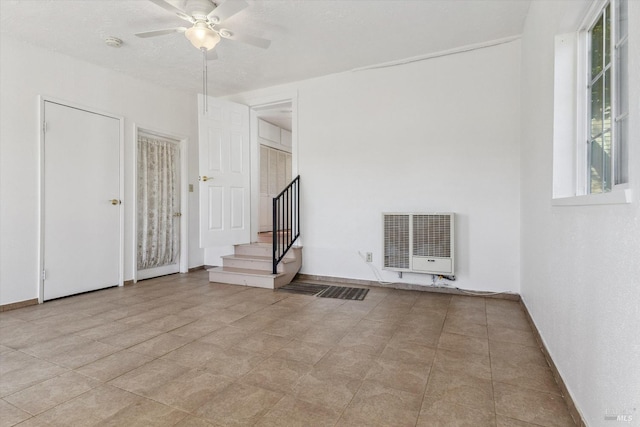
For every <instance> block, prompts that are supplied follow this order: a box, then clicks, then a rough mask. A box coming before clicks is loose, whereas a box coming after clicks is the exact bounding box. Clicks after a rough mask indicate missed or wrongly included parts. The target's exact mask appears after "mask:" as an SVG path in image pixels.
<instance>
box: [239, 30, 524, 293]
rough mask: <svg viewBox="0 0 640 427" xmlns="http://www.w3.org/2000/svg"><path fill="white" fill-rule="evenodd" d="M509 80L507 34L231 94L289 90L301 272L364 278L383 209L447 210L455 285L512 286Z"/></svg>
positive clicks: (515, 216)
mask: <svg viewBox="0 0 640 427" xmlns="http://www.w3.org/2000/svg"><path fill="white" fill-rule="evenodd" d="M519 81H520V42H519V41H515V42H511V43H508V44H503V45H499V46H494V47H490V48H485V49H481V50H477V51H473V52H468V53H463V54H457V55H452V56H447V57H441V58H437V59H431V60H426V61H421V62H416V63H413V64H409V65H404V66H398V67H390V68H383V69H378V70H370V71H360V72H347V73H341V74H336V75H330V76H326V77H322V78H318V79H313V80H308V81H303V82H298V83H293V84H290V85H285V86H280V87H275V88H269V89H265V90H260V91H255V92H251V93H245V94H241V95H238V96H234V97H231V99H232V100H236V101H238V102H243V103H247V104H249V103H250V102H251V99H258V98H261V97H266V96H269V95H275V94H278V93H292V92H293V93H295V92H296V91H297V93H298V122H297V125H298V148H299V149H298V152H297V153H294V156H297V164H298V166H299V173H300V175H301V188H302V235H303V236H302V237H303V239H302V243H303V245H304V255H303V258H304V261H303V267H302V272H303V273H306V274H314V275H322V276H335V277H344V278H354V279H365V280H374V279H375V277H374V275H373V273H372V272H371V270H370V269H369V268H368V266H367V265H366V264H364V263H363V261H362V260H361V258H360V257H359V256H358V251H362V252H373V255H374V260H375V262H374V264H375V265H376V266H377V267H378V268H381V265H382V222H381V221H382V212H389V211H392V212H412V211H413V212H435V211H439V212H445V211H453V212H456V213H457V214H458V216H457V220H458V223H457V224H456V225H457V229H456V233H457V236H456V244H457V247H456V256H457V271H456V276H457V277H458V280H457V281H456V282H455V283H454V284H455V285H457V286H460V287H463V288H469V289H474V290H491V291H512V292H519V289H520V288H519V277H520V276H519V271H520V265H519V263H520V258H519V246H520V220H519V218H520V198H519V197H520V193H519V177H520V166H519V158H520V157H519V129H520V124H519V120H520V113H519V108H520V95H519V91H520V85H519ZM383 276H384V278H385V279H386V280H393V281H397V280H398V276H397V274H396V273H394V272H387V271H385V272H384V274H383ZM401 281H402V282H407V283H416V284H426V283H430V281H431V276H430V275H418V274H405V275H404V278H403V279H402V280H401Z"/></svg>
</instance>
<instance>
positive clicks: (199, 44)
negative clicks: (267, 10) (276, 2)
mask: <svg viewBox="0 0 640 427" xmlns="http://www.w3.org/2000/svg"><path fill="white" fill-rule="evenodd" d="M149 1H151V2H153V3H155V4H156V5H158V6H160V7H162V8H163V9H166V10H168V11H169V12H172V13H175V14H176V15H177V16H178V17H179V18H181V19H184V20H185V21H188V22H190V23H191V24H193V25H192V26H191V27H189V28H187V27H175V28H167V29H164V30H155V31H145V32H142V33H137V34H136V36H138V37H141V38H147V37H156V36H163V35H167V34H173V33H184V34H185V36H186V37H187V39H188V40H189V41H190V42H191V44H193V46H195V47H196V48H197V49H200V50H202V51H203V52H205V51H209V53H208V54H207V58H208V59H214V58H215V57H216V56H215V52H213V51H212V49H213V48H214V47H216V45H217V44H218V42H219V41H220V39H221V38H224V39H229V40H234V41H238V42H242V43H246V44H249V45H252V46H256V47H259V48H262V49H266V48H268V47H269V45H270V44H271V41H269V40H266V39H263V38H260V37H255V36H251V35H248V34H237V33H235V32H233V31H230V30H228V29H226V28H222V27H221V26H220V24H221V23H222V22H224V21H225V20H227V19H228V18H230V17H232V16H233V15H235V14H236V13H238V12H240V11H242V10H244V9H245V8H246V7H248V6H249V4H248V3H247V2H246V1H244V0H226V1H224V2H218V0H216V1H213V0H180V3H181V5H183V6H182V8H181V7H178V6H176V5H174V3H170V2H169V1H167V0H149Z"/></svg>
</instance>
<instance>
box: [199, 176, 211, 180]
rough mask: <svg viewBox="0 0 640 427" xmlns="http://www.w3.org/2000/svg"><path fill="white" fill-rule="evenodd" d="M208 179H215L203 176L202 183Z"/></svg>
mask: <svg viewBox="0 0 640 427" xmlns="http://www.w3.org/2000/svg"><path fill="white" fill-rule="evenodd" d="M208 179H213V178H209V177H208V176H206V175H205V176H201V177H200V181H207V180H208Z"/></svg>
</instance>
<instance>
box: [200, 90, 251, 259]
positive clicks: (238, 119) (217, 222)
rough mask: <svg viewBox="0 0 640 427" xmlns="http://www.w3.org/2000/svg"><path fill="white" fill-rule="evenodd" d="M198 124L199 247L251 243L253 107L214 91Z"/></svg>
mask: <svg viewBox="0 0 640 427" xmlns="http://www.w3.org/2000/svg"><path fill="white" fill-rule="evenodd" d="M199 100H200V101H201V102H200V105H202V96H201V95H200V96H199ZM198 124H199V135H200V138H199V139H200V153H199V154H200V167H199V169H200V247H202V248H207V247H216V246H230V245H235V244H241V243H249V242H250V240H251V209H250V203H251V198H250V196H251V194H250V192H251V189H250V185H251V171H250V167H249V166H250V162H249V158H250V154H249V148H250V147H249V107H247V106H246V105H241V104H236V103H233V102H228V101H222V100H219V99H215V98H211V97H209V98H208V111H207V113H206V114H203V113H202V112H201V113H200V115H199V123H198Z"/></svg>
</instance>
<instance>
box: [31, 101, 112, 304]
mask: <svg viewBox="0 0 640 427" xmlns="http://www.w3.org/2000/svg"><path fill="white" fill-rule="evenodd" d="M47 102H49V103H52V104H58V105H61V106H63V107H68V108H74V109H76V110H81V111H86V112H88V113H92V114H98V115H101V116H105V117H109V118H112V119H115V120H118V123H119V128H120V131H119V133H118V138H119V141H118V145H119V147H118V153H119V165H118V168H119V176H118V179H119V180H120V182H119V188H118V191H119V193H120V194H119V195H118V198H119V200H120V201H121V203H120V206H119V207H118V208H119V210H120V215H119V231H120V233H119V244H118V250H119V252H120V253H119V256H118V286H124V202H123V199H124V117H123V116H119V115H117V114H112V113H109V112H106V111H102V110H98V109H96V108H92V107H87V106H86V105H81V104H78V103H75V102H70V101H66V100H62V99H59V98H54V97H50V96H44V95H38V110H39V111H38V128H39V131H38V189H37V194H38V231H37V233H38V271H37V273H36V277H37V287H38V303H39V304H42V303H43V302H44V278H43V271H44V196H45V185H44V184H45V183H44V161H45V147H44V139H45V127H44V119H45V117H44V108H45V103H47Z"/></svg>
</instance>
